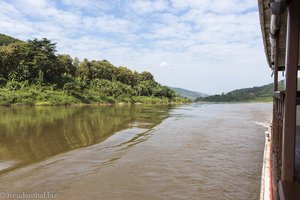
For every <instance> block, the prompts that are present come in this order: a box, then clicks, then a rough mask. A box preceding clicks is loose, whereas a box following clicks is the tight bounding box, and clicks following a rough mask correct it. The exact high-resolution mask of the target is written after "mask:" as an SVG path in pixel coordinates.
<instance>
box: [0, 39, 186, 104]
mask: <svg viewBox="0 0 300 200" xmlns="http://www.w3.org/2000/svg"><path fill="white" fill-rule="evenodd" d="M188 101H189V100H188V99H184V98H180V97H178V95H177V94H176V93H175V91H173V90H171V89H170V88H168V87H166V86H162V85H161V84H159V83H157V82H156V81H155V80H154V77H153V75H152V74H151V73H150V72H141V73H138V72H136V71H131V70H130V69H128V68H127V67H123V66H120V67H116V66H114V65H113V64H111V63H110V62H109V61H107V60H101V61H98V60H88V59H84V60H83V61H80V60H79V59H78V58H72V57H71V56H70V55H67V54H56V43H53V42H51V41H50V40H48V39H46V38H43V39H41V40H38V39H33V40H28V41H27V42H23V41H20V40H17V39H14V38H12V37H9V36H6V35H3V34H0V105H11V104H27V105H61V104H63V105H65V104H77V103H118V102H131V103H138V102H140V103H171V102H188Z"/></svg>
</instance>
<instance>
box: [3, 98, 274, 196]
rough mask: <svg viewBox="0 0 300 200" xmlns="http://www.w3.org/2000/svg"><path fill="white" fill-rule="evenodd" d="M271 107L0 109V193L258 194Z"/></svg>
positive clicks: (224, 105) (122, 194) (79, 194)
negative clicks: (265, 135)
mask: <svg viewBox="0 0 300 200" xmlns="http://www.w3.org/2000/svg"><path fill="white" fill-rule="evenodd" d="M271 109H272V104H270V103H245V104H190V105H181V106H143V105H136V106H107V107H93V106H91V107H16V108H9V107H1V108H0V116H1V121H0V199H17V198H19V199H20V198H22V197H25V196H24V195H27V199H36V198H37V197H41V198H42V197H43V198H44V197H47V199H130V200H131V199H203V200H206V199H236V200H240V199H245V200H246V199H247V200H249V199H259V188H260V175H261V168H262V157H263V148H264V138H265V137H264V134H265V133H264V132H265V131H266V130H267V129H268V125H269V122H270V121H271ZM18 195H19V196H18ZM22 195H23V196H22ZM30 195H31V196H30ZM39 195H40V196H39ZM42 195H44V196H42ZM47 195H48V196H47Z"/></svg>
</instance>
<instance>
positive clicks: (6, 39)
mask: <svg viewBox="0 0 300 200" xmlns="http://www.w3.org/2000/svg"><path fill="white" fill-rule="evenodd" d="M13 42H21V40H19V39H16V38H13V37H10V36H8V35H4V34H1V33H0V46H3V45H8V44H10V43H13Z"/></svg>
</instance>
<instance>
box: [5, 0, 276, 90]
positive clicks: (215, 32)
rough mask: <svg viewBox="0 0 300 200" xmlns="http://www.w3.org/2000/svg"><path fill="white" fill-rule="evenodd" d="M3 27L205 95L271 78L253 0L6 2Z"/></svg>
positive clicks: (62, 51) (13, 33)
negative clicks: (147, 72) (47, 40)
mask: <svg viewBox="0 0 300 200" xmlns="http://www.w3.org/2000/svg"><path fill="white" fill-rule="evenodd" d="M0 10H1V12H0V33H3V34H7V35H10V36H13V37H16V38H18V39H21V40H24V41H26V40H28V39H33V38H38V39H41V38H48V39H50V40H51V41H52V42H56V43H57V53H59V54H69V55H71V56H72V57H78V58H79V59H80V60H83V59H84V58H88V59H89V60H103V59H106V60H108V61H110V62H111V63H112V64H114V65H116V66H125V67H128V68H129V69H131V70H136V71H138V72H142V71H149V72H151V73H152V74H153V75H154V77H155V80H156V81H158V82H159V83H161V84H163V85H167V86H173V87H174V86H175V87H182V88H186V89H190V90H194V91H199V92H203V93H207V94H219V93H222V92H225V93H226V92H229V91H231V90H234V89H238V88H244V87H253V86H260V85H264V84H268V83H271V82H272V79H271V70H270V69H269V67H268V64H267V61H266V58H265V54H264V49H263V42H262V36H261V29H260V23H259V14H258V5H257V1H255V0H222V1H220V0H61V1H56V0H1V1H0Z"/></svg>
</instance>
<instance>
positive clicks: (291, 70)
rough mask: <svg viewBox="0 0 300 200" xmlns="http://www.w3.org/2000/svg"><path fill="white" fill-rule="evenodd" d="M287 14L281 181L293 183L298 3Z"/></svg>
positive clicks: (291, 6) (292, 5)
mask: <svg viewBox="0 0 300 200" xmlns="http://www.w3.org/2000/svg"><path fill="white" fill-rule="evenodd" d="M287 12H288V13H287V15H288V17H287V42H286V63H285V65H286V98H285V105H284V107H285V112H284V124H283V141H282V142H283V144H282V180H283V181H294V173H295V172H294V170H295V136H296V93H297V68H298V50H299V22H300V1H299V0H291V1H290V4H289V6H288V10H287Z"/></svg>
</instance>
